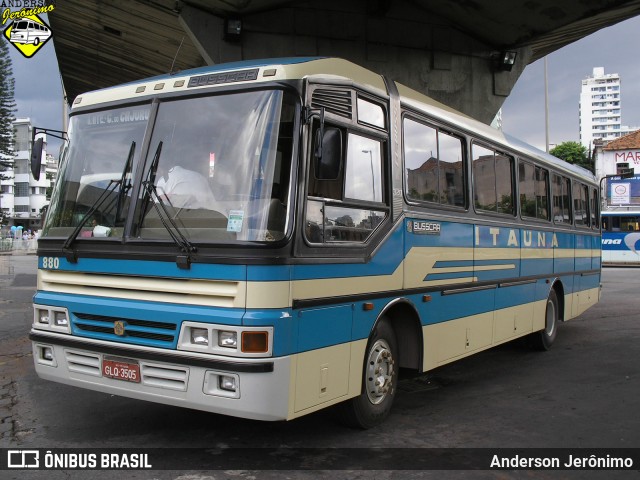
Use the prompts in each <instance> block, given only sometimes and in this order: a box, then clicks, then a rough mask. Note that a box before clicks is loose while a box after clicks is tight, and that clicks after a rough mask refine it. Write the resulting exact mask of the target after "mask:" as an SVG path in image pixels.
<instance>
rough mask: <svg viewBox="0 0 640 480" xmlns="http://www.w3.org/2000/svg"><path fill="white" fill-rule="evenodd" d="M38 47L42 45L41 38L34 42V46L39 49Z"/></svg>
mask: <svg viewBox="0 0 640 480" xmlns="http://www.w3.org/2000/svg"><path fill="white" fill-rule="evenodd" d="M38 45H40V39H39V38H36V39H35V40H34V41H33V46H34V47H37V46H38Z"/></svg>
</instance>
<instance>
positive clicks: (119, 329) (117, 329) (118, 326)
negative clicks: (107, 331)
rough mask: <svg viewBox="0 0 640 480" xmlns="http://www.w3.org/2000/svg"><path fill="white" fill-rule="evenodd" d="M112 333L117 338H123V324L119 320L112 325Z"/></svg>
mask: <svg viewBox="0 0 640 480" xmlns="http://www.w3.org/2000/svg"><path fill="white" fill-rule="evenodd" d="M113 333H115V334H116V335H118V336H120V337H121V336H123V335H124V322H123V321H121V320H118V321H117V322H115V323H114V324H113Z"/></svg>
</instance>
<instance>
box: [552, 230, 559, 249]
mask: <svg viewBox="0 0 640 480" xmlns="http://www.w3.org/2000/svg"><path fill="white" fill-rule="evenodd" d="M551 246H552V247H557V246H558V237H556V234H555V233H554V234H553V238H552V239H551Z"/></svg>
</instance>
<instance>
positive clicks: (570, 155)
mask: <svg viewBox="0 0 640 480" xmlns="http://www.w3.org/2000/svg"><path fill="white" fill-rule="evenodd" d="M549 153H550V154H551V155H553V156H555V157H558V158H561V159H562V160H564V161H565V162H567V163H572V164H574V165H578V166H580V167H583V168H586V169H587V170H589V171H591V172H593V163H592V162H591V159H590V158H589V153H588V152H587V147H585V146H584V145H582V144H581V143H579V142H562V143H561V144H559V145H557V146H556V147H555V148H553V149H552V150H551V151H550V152H549Z"/></svg>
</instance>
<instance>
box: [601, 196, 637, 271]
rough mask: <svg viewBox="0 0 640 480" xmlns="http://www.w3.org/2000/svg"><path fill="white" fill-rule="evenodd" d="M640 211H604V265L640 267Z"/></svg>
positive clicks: (625, 209)
mask: <svg viewBox="0 0 640 480" xmlns="http://www.w3.org/2000/svg"><path fill="white" fill-rule="evenodd" d="M639 242H640V209H638V208H637V207H636V208H626V207H622V208H617V209H616V208H612V209H608V210H603V211H602V263H603V264H604V265H607V264H610V265H640V252H639V251H638V249H640V243H639Z"/></svg>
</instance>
